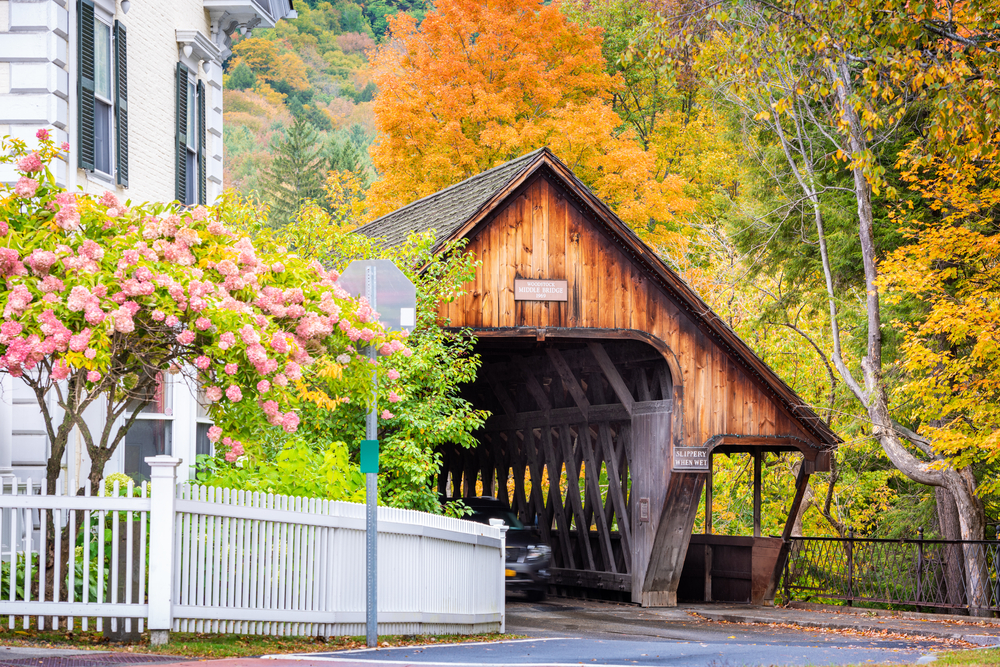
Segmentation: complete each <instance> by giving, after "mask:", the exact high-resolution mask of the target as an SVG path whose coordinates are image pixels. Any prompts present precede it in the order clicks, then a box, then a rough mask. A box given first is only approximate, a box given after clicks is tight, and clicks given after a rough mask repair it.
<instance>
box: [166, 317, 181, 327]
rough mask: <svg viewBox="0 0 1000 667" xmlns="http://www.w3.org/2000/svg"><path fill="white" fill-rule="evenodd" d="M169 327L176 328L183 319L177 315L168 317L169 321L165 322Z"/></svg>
mask: <svg viewBox="0 0 1000 667" xmlns="http://www.w3.org/2000/svg"><path fill="white" fill-rule="evenodd" d="M163 323H164V324H166V325H167V326H168V327H175V326H177V325H178V324H180V323H181V318H179V317H177V316H176V315H167V319H165V320H164V321H163Z"/></svg>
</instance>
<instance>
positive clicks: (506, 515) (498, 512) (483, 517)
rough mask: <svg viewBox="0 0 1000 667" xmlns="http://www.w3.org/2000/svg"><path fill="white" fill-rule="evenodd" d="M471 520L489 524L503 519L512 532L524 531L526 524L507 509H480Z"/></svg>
mask: <svg viewBox="0 0 1000 667" xmlns="http://www.w3.org/2000/svg"><path fill="white" fill-rule="evenodd" d="M469 519H471V520H472V521H477V522H479V523H487V524H488V523H489V522H490V519H503V522H504V523H505V524H507V527H508V528H510V529H511V530H524V524H523V523H521V522H520V520H518V518H517V516H516V515H515V514H514V513H513V512H511V511H509V510H505V509H499V508H498V509H478V510H476V511H475V513H473V515H472V516H470V517H469Z"/></svg>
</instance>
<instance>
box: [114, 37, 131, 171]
mask: <svg viewBox="0 0 1000 667" xmlns="http://www.w3.org/2000/svg"><path fill="white" fill-rule="evenodd" d="M115 164H116V165H117V167H118V179H117V180H118V185H120V186H122V187H123V188H127V187H128V43H127V39H126V36H125V26H124V25H122V23H121V22H120V21H115Z"/></svg>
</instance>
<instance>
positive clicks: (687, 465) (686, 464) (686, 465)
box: [673, 447, 708, 472]
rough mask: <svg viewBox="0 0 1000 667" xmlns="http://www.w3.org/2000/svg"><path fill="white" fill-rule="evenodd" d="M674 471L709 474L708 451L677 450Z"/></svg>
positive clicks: (698, 449) (675, 450)
mask: <svg viewBox="0 0 1000 667" xmlns="http://www.w3.org/2000/svg"><path fill="white" fill-rule="evenodd" d="M673 469H674V470H687V471H691V472H708V450H705V449H702V448H700V447H677V448H675V449H674V465H673Z"/></svg>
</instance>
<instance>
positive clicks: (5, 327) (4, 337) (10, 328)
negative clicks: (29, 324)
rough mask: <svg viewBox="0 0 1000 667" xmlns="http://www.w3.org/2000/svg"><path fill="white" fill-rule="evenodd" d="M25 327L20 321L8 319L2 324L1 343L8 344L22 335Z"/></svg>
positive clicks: (0, 329) (0, 330)
mask: <svg viewBox="0 0 1000 667" xmlns="http://www.w3.org/2000/svg"><path fill="white" fill-rule="evenodd" d="M23 330H24V327H23V326H21V323H20V322H11V321H9V320H8V321H6V322H4V323H3V324H0V345H6V344H8V343H10V341H12V340H14V339H15V338H17V337H18V336H20V335H21V332H22V331H23Z"/></svg>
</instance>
